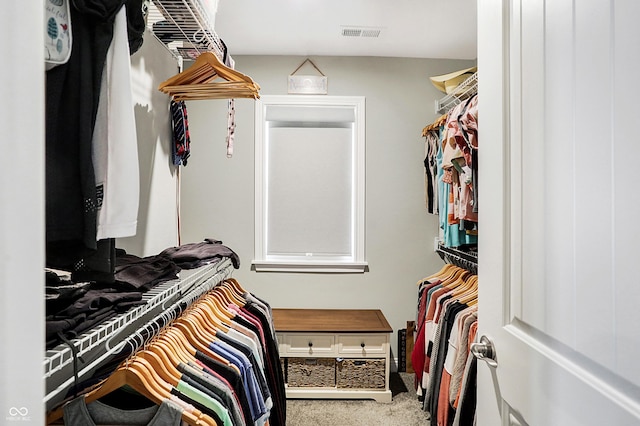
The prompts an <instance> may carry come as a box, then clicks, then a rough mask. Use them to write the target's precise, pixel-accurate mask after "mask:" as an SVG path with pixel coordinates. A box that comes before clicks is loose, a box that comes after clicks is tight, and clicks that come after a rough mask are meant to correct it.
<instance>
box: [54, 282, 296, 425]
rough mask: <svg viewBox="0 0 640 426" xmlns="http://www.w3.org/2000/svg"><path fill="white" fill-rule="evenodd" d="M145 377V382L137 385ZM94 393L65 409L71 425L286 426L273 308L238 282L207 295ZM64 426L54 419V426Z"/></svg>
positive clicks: (65, 419)
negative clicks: (104, 422)
mask: <svg viewBox="0 0 640 426" xmlns="http://www.w3.org/2000/svg"><path fill="white" fill-rule="evenodd" d="M274 350H275V352H274ZM142 376H144V377H146V378H145V380H144V381H142V382H140V381H137V380H138V379H135V377H142ZM110 383H114V384H113V385H111V384H110ZM123 383H126V384H128V385H130V386H131V387H132V388H133V390H134V391H135V392H136V393H137V394H138V395H139V396H142V397H145V398H147V399H146V406H144V405H145V404H144V403H141V402H137V403H136V404H131V401H129V399H130V398H129V397H128V396H125V397H124V398H123V395H127V392H123V391H122V390H119V389H120V387H121V386H122V384H123ZM152 383H153V385H151V384H152ZM91 389H92V390H89V391H81V392H80V393H81V394H82V395H80V396H78V397H76V398H73V399H71V401H70V402H68V403H66V404H65V405H64V406H63V407H62V410H61V411H62V417H63V420H64V424H70V425H71V424H73V425H76V424H81V423H82V424H84V422H85V421H86V422H88V419H91V420H92V421H93V422H95V421H96V420H97V419H98V418H101V419H104V418H105V416H106V415H112V416H114V417H112V418H113V419H114V420H113V421H114V422H115V423H117V422H118V421H120V420H119V419H120V418H126V416H127V415H128V413H131V419H137V420H135V421H136V423H131V422H130V423H126V424H145V425H146V424H149V425H152V426H161V425H165V424H166V425H174V424H181V423H180V422H181V421H185V422H186V423H187V424H196V423H197V424H205V425H210V426H212V425H214V424H216V425H218V426H245V425H252V426H253V425H257V426H262V425H267V424H268V425H273V426H275V425H284V424H286V397H285V392H284V379H283V377H282V370H281V369H280V364H279V354H278V352H277V341H276V340H275V331H274V327H273V319H272V316H271V307H270V306H269V305H268V304H267V303H266V302H265V301H263V300H262V299H259V298H257V297H256V296H255V295H254V294H252V293H250V292H248V291H246V290H244V289H243V288H242V287H241V286H240V284H239V283H238V282H237V281H236V280H232V279H228V280H225V281H224V282H222V283H221V284H219V285H218V286H217V287H215V288H214V289H212V290H211V291H209V292H208V293H205V294H204V295H202V296H201V297H200V298H199V299H197V300H196V301H195V302H194V303H193V304H192V305H191V306H189V307H188V308H186V309H185V310H184V311H183V312H182V314H181V315H180V316H179V317H178V318H176V319H175V320H174V321H173V322H171V323H170V324H169V325H167V326H165V327H164V328H163V329H162V332H160V333H159V334H158V335H157V337H156V338H155V339H153V340H151V341H150V342H149V343H148V344H147V345H145V346H144V347H143V349H141V350H139V351H137V352H135V353H133V354H132V355H131V356H130V357H129V358H128V359H127V360H125V361H122V362H121V363H120V364H119V367H118V368H117V369H116V370H115V372H113V373H111V374H110V375H109V376H107V378H106V379H105V380H104V381H103V382H102V383H101V384H100V385H99V386H97V387H93V388H91ZM98 398H99V399H98ZM107 401H108V402H107ZM149 403H152V406H151V407H149ZM140 405H143V406H140ZM112 411H114V412H115V414H109V413H111V412H112ZM104 413H107V414H104ZM153 413H156V416H157V417H153V415H152V414H153ZM54 414H56V413H54ZM117 416H119V417H117ZM150 416H151V417H153V419H151V418H150ZM160 418H161V420H160ZM56 419H57V418H56V416H55V415H52V416H51V417H50V418H49V421H50V424H51V422H53V421H55V420H56ZM177 419H180V422H178V423H175V422H176V421H177ZM74 422H75V423H74ZM198 422H199V423H198ZM87 424H89V423H87ZM118 424H120V423H118ZM122 424H124V423H122Z"/></svg>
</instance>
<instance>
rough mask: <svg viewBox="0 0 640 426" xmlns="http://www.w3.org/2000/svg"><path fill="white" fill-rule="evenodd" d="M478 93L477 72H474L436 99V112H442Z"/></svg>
mask: <svg viewBox="0 0 640 426" xmlns="http://www.w3.org/2000/svg"><path fill="white" fill-rule="evenodd" d="M477 93H478V73H477V72H474V73H473V75H471V76H470V77H469V78H467V79H466V80H465V81H463V82H462V83H460V84H459V85H458V86H457V87H456V88H455V89H454V90H453V92H451V93H449V94H448V95H447V96H445V97H444V98H442V99H440V100H436V113H438V114H444V113H446V112H448V111H449V110H451V109H452V108H453V107H455V106H456V105H458V104H460V103H461V102H462V101H464V100H465V99H469V98H470V97H471V96H473V95H475V94H477Z"/></svg>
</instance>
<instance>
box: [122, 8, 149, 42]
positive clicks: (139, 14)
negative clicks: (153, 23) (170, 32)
mask: <svg viewBox="0 0 640 426" xmlns="http://www.w3.org/2000/svg"><path fill="white" fill-rule="evenodd" d="M148 16H149V0H127V35H128V37H129V54H130V55H133V54H134V53H136V52H137V51H138V50H139V49H140V48H141V47H142V43H143V42H144V30H145V28H147V17H148Z"/></svg>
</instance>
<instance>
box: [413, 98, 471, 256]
mask: <svg viewBox="0 0 640 426" xmlns="http://www.w3.org/2000/svg"><path fill="white" fill-rule="evenodd" d="M422 136H423V137H424V138H425V157H424V161H423V162H424V168H425V203H426V209H427V212H429V213H433V214H438V215H439V216H440V228H441V230H442V234H443V243H444V245H445V246H446V247H460V246H464V245H475V244H477V232H478V223H477V222H478V172H477V170H478V95H477V94H476V95H473V96H470V97H469V98H467V99H466V100H465V101H464V102H461V103H459V104H457V105H456V106H455V107H453V108H452V109H451V110H450V111H449V112H448V113H447V114H445V115H443V116H441V117H440V118H439V119H438V120H436V121H435V122H434V123H432V124H430V125H429V126H426V127H425V128H424V129H423V131H422Z"/></svg>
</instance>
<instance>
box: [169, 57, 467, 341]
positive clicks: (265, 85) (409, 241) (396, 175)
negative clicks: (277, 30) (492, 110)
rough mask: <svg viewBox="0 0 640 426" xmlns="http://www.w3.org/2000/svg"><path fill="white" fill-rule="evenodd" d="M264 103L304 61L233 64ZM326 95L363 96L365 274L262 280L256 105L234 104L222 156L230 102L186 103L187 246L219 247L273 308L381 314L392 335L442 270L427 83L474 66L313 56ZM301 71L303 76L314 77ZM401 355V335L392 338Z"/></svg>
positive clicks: (283, 89)
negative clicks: (428, 145)
mask: <svg viewBox="0 0 640 426" xmlns="http://www.w3.org/2000/svg"><path fill="white" fill-rule="evenodd" d="M234 59H235V60H236V69H238V70H239V71H241V72H243V73H245V74H247V75H249V76H251V77H252V78H253V79H254V80H255V81H256V82H257V83H258V84H259V85H260V86H261V89H262V90H261V94H263V95H267V94H268V95H284V94H287V76H288V75H289V74H290V73H291V72H292V71H293V70H295V69H296V68H297V67H298V65H300V63H302V62H303V61H304V59H305V57H285V56H243V57H234ZM312 60H313V61H314V63H315V64H316V65H317V66H318V67H319V68H320V69H321V70H322V71H323V72H324V73H325V74H326V75H327V76H328V78H329V85H328V87H329V93H328V94H329V95H344V96H347V95H353V96H365V97H366V137H367V140H366V168H367V169H366V176H367V177H366V253H367V254H366V257H367V261H368V262H369V268H370V271H369V272H366V273H364V274H296V273H257V272H254V271H252V270H251V260H252V258H253V248H254V143H253V142H254V124H253V113H254V103H255V102H254V101H253V100H251V99H238V100H236V123H237V129H236V138H235V150H234V155H233V157H232V158H230V159H229V158H227V157H226V145H225V136H226V127H227V115H226V111H227V103H226V101H221V100H211V101H192V102H189V103H188V113H189V126H190V130H191V138H192V146H191V153H192V157H191V159H190V160H189V163H188V165H187V167H186V168H185V169H184V170H183V182H182V231H183V242H192V241H201V240H202V239H203V238H206V237H213V238H217V239H220V240H222V241H223V242H224V243H225V244H226V245H228V246H229V247H231V248H232V249H234V250H235V251H236V252H237V253H238V255H239V256H240V259H241V262H242V264H241V268H240V270H238V271H236V272H235V273H234V276H235V277H236V278H237V279H238V280H239V281H240V282H241V283H242V284H243V286H245V287H246V288H248V289H250V290H251V291H254V292H255V293H256V294H258V295H260V296H262V297H264V298H265V299H266V300H268V301H269V302H270V303H271V304H272V306H273V307H296V308H363V309H365V308H367V309H368V308H379V309H381V310H382V311H383V313H384V314H385V316H386V317H387V319H388V321H389V323H390V324H391V326H392V327H393V329H394V330H397V329H399V328H404V327H405V326H406V321H407V320H412V319H414V317H415V306H416V302H417V288H416V282H417V281H418V280H420V279H421V278H423V277H425V276H427V275H429V274H431V273H433V272H436V271H438V270H439V269H440V268H441V266H442V261H441V260H440V258H439V257H438V256H437V255H436V254H435V253H434V252H433V239H434V238H435V237H436V236H437V235H438V222H437V217H436V216H432V215H429V214H427V213H426V209H425V203H424V177H423V174H424V167H423V158H424V140H423V139H422V137H421V131H422V128H423V127H424V126H425V125H427V124H429V123H431V122H432V121H433V120H434V119H435V118H436V117H437V114H436V113H435V111H434V100H435V99H438V98H440V97H441V96H442V93H441V92H438V91H437V90H436V89H435V88H434V87H433V85H432V84H431V82H430V81H429V78H428V77H429V76H433V75H439V74H444V73H447V72H451V71H455V70H457V69H461V68H466V67H469V66H471V65H473V63H472V62H470V61H453V60H428V59H400V58H370V57H313V58H312ZM311 71H312V69H311V70H309V71H307V68H303V69H302V70H301V72H299V74H300V73H302V74H304V73H305V72H306V73H311ZM392 348H393V350H394V352H395V348H396V338H395V333H394V334H393V337H392Z"/></svg>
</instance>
